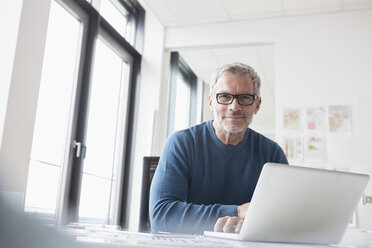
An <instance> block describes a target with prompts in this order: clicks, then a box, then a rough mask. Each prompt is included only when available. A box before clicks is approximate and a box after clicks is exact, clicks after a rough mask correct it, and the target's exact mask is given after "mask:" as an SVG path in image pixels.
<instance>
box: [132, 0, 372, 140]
mask: <svg viewBox="0 0 372 248" xmlns="http://www.w3.org/2000/svg"><path fill="white" fill-rule="evenodd" d="M139 1H140V2H142V3H144V4H145V6H146V10H147V11H151V12H153V14H154V15H155V16H156V17H157V18H158V19H159V21H160V22H161V23H162V24H163V25H164V27H165V28H168V27H172V28H175V27H181V26H190V25H200V24H206V23H216V22H235V21H243V20H254V19H266V18H285V17H289V16H300V15H316V14H326V13H335V12H344V11H354V10H361V9H370V8H372V0H139ZM178 51H179V52H180V54H181V57H182V58H183V59H184V60H185V61H186V62H187V63H188V65H189V66H190V67H191V69H192V70H193V71H194V72H195V73H196V74H197V76H198V77H200V78H202V80H204V82H206V83H209V78H210V75H211V74H212V72H213V71H214V70H215V69H216V67H217V66H219V65H222V64H226V63H230V62H242V63H246V64H248V65H251V66H252V67H253V68H254V69H255V70H256V71H257V72H258V74H259V76H260V77H261V80H262V88H261V96H262V99H263V104H262V106H261V110H260V115H257V117H255V121H254V123H253V124H254V126H256V127H258V128H257V129H259V131H262V132H263V133H265V134H267V135H273V134H274V123H275V101H274V95H275V94H274V93H275V45H263V46H249V47H247V46H235V47H231V46H229V47H203V48H193V49H190V48H185V49H180V50H178Z"/></svg>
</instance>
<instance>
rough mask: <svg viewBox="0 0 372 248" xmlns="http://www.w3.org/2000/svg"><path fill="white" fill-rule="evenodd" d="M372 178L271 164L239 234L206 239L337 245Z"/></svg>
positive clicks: (219, 233) (265, 170) (260, 183)
mask: <svg viewBox="0 0 372 248" xmlns="http://www.w3.org/2000/svg"><path fill="white" fill-rule="evenodd" d="M368 180H369V176H368V175H365V174H356V173H349V172H339V171H331V170H322V169H314V168H307V167H299V166H288V165H282V164H275V163H267V164H265V166H264V168H263V169H262V172H261V175H260V178H259V180H258V183H257V186H256V189H255V191H254V193H253V196H252V200H251V203H250V206H249V208H248V211H247V214H246V217H245V219H244V222H243V226H242V229H241V231H240V233H239V234H234V233H223V232H207V231H206V232H204V235H205V236H212V237H219V238H229V239H238V240H246V241H259V242H285V243H316V244H337V243H339V242H340V241H341V239H342V237H343V235H344V233H345V231H346V229H347V227H348V224H349V222H350V220H351V218H352V216H353V212H354V210H355V208H356V206H357V204H358V202H359V200H360V199H361V196H362V193H363V191H364V189H365V187H366V185H367V183H368Z"/></svg>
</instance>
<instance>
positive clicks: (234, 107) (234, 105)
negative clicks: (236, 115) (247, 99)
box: [229, 98, 241, 111]
mask: <svg viewBox="0 0 372 248" xmlns="http://www.w3.org/2000/svg"><path fill="white" fill-rule="evenodd" d="M229 106H230V109H231V110H232V111H238V110H240V108H241V106H240V104H239V103H238V98H234V100H233V101H232V103H231V104H230V105H229Z"/></svg>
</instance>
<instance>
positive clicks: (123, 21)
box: [100, 0, 128, 39]
mask: <svg viewBox="0 0 372 248" xmlns="http://www.w3.org/2000/svg"><path fill="white" fill-rule="evenodd" d="M114 4H115V5H114ZM100 13H101V15H102V16H103V17H104V18H105V19H106V20H107V21H108V22H109V23H110V25H111V26H113V27H114V28H115V29H116V31H118V32H119V33H120V34H121V35H122V36H123V37H125V38H127V39H128V37H126V35H125V34H126V28H127V24H128V22H127V15H128V14H127V11H126V10H125V8H124V7H123V6H122V5H121V4H120V3H119V2H118V1H116V0H112V1H110V0H101V7H100Z"/></svg>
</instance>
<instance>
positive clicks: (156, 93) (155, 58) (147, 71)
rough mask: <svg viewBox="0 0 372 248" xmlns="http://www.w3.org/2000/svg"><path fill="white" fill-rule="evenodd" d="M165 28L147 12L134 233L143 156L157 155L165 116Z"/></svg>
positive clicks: (132, 219)
mask: <svg viewBox="0 0 372 248" xmlns="http://www.w3.org/2000/svg"><path fill="white" fill-rule="evenodd" d="M163 48H164V28H163V26H162V25H161V23H160V22H159V21H158V20H157V19H156V18H155V17H154V16H153V15H152V13H151V12H149V11H147V12H146V18H145V32H144V49H143V53H142V64H141V78H140V85H139V86H138V106H137V117H136V130H135V133H136V135H135V137H136V138H135V146H134V161H133V173H132V175H131V185H132V188H131V195H130V212H131V215H130V219H129V229H130V230H133V231H136V230H138V225H139V209H140V196H141V182H142V181H141V180H142V164H143V163H142V161H143V157H144V156H151V155H158V154H156V153H155V154H154V153H153V152H152V149H153V146H152V144H153V143H156V141H155V139H156V137H157V136H158V135H159V134H158V133H155V126H156V123H157V122H159V123H161V120H160V118H162V115H163V114H164V113H163V112H164V111H163V112H162V111H161V110H160V111H159V102H160V101H162V98H161V97H160V92H161V88H162V87H164V85H163V84H162V82H163V66H162V65H163V59H164V58H163V57H164V56H163Z"/></svg>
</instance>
